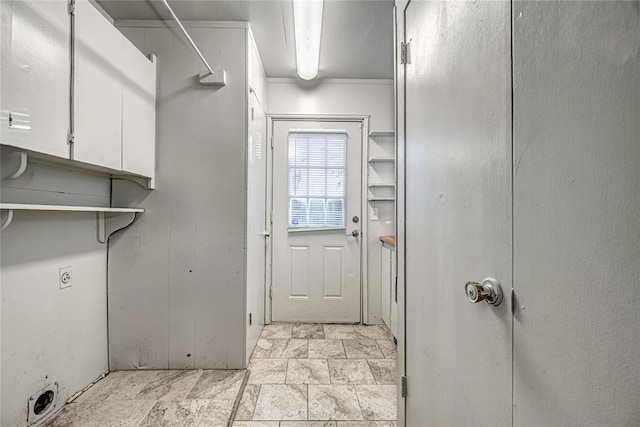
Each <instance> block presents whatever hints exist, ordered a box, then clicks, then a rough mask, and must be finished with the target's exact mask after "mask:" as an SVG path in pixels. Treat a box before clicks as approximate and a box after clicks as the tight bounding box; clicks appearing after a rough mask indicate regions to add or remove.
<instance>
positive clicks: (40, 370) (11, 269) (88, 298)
mask: <svg viewBox="0 0 640 427" xmlns="http://www.w3.org/2000/svg"><path fill="white" fill-rule="evenodd" d="M2 158H3V164H2V167H3V169H5V170H11V169H12V168H13V167H15V165H12V164H11V163H9V162H7V160H8V159H10V158H11V156H9V155H8V149H7V148H3V151H2ZM1 192H2V202H3V203H49V204H54V203H55V204H69V205H89V206H109V180H108V177H107V175H105V174H91V173H81V172H78V171H74V170H70V169H69V170H68V169H62V168H53V167H50V166H45V165H40V164H37V163H31V164H30V165H29V166H28V168H27V170H26V171H25V173H24V174H23V175H22V176H21V177H20V178H18V179H15V180H3V181H2V188H1ZM3 219H4V218H3ZM0 250H1V253H2V258H1V267H0V268H1V270H2V276H1V279H2V283H1V285H2V310H1V313H2V322H1V324H2V384H1V386H2V420H1V421H0V424H1V425H3V426H5V425H6V426H16V427H19V426H26V423H27V401H28V399H29V397H30V396H31V395H32V394H34V393H35V392H36V391H38V390H40V389H42V388H43V387H45V386H47V385H49V384H51V383H54V382H57V383H58V386H59V389H58V390H59V396H58V403H59V405H61V404H63V403H64V402H65V401H66V399H68V398H69V397H70V396H71V395H73V394H74V393H75V392H77V391H78V390H80V389H82V388H84V387H85V386H86V385H87V384H89V383H90V382H91V381H93V380H94V379H95V378H97V377H98V376H99V375H100V374H101V373H103V372H105V371H106V370H107V298H106V265H107V248H106V245H103V244H100V243H98V241H97V239H96V215H95V213H92V212H88V213H75V212H73V213H72V212H66V213H64V212H26V211H17V212H15V215H14V219H13V222H12V223H11V225H10V226H9V227H8V228H7V229H5V230H3V231H2V235H1V237H0ZM60 267H71V268H72V286H71V287H69V288H65V289H60V288H59V277H58V275H59V268H60Z"/></svg>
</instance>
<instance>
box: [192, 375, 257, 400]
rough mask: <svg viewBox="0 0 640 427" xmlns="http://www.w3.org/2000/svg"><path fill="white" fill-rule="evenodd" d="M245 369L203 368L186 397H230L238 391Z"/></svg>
mask: <svg viewBox="0 0 640 427" xmlns="http://www.w3.org/2000/svg"><path fill="white" fill-rule="evenodd" d="M245 372H246V371H232V370H205V371H203V372H202V375H200V378H198V381H197V382H196V383H195V385H194V386H193V388H192V389H191V391H190V392H189V394H188V395H187V399H232V400H234V399H235V398H236V396H237V395H238V392H239V391H240V386H241V385H242V380H243V379H244V376H245Z"/></svg>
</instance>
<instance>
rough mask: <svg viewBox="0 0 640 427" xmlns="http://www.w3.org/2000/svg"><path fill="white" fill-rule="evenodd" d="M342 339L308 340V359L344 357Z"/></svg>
mask: <svg viewBox="0 0 640 427" xmlns="http://www.w3.org/2000/svg"><path fill="white" fill-rule="evenodd" d="M346 357H347V355H346V354H345V352H344V345H342V340H309V359H344V358H346Z"/></svg>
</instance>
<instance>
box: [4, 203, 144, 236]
mask: <svg viewBox="0 0 640 427" xmlns="http://www.w3.org/2000/svg"><path fill="white" fill-rule="evenodd" d="M0 210H2V211H6V212H7V219H6V220H5V221H4V222H3V223H2V224H1V225H0V231H3V230H5V229H6V228H7V227H9V225H10V224H11V222H12V221H13V213H14V211H40V212H96V213H97V218H96V227H97V228H98V235H97V238H98V242H100V243H107V240H108V239H109V236H111V235H112V234H113V233H115V232H116V231H119V230H124V229H125V228H127V227H129V226H130V225H131V224H133V222H134V221H135V220H136V217H137V214H139V213H142V212H144V209H140V208H103V207H96V206H64V205H31V204H25V203H0ZM109 214H114V215H109ZM125 214H127V215H125Z"/></svg>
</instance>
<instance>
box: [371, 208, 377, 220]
mask: <svg viewBox="0 0 640 427" xmlns="http://www.w3.org/2000/svg"><path fill="white" fill-rule="evenodd" d="M369 219H370V220H371V221H378V208H371V216H370V217H369Z"/></svg>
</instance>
